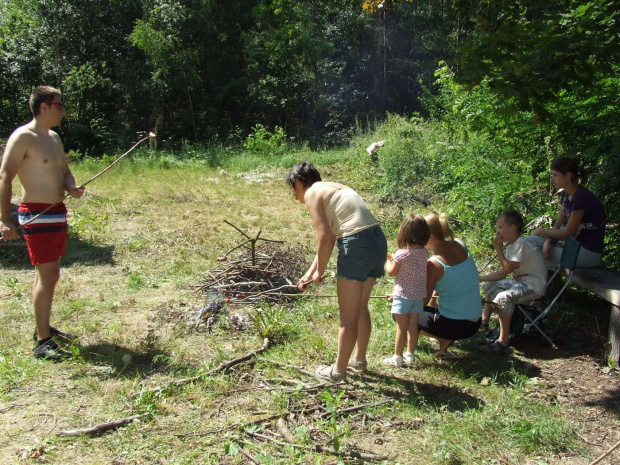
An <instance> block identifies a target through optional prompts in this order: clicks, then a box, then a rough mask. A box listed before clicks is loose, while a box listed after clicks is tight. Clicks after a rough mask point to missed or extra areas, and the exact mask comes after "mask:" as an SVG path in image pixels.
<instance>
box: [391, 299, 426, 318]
mask: <svg viewBox="0 0 620 465" xmlns="http://www.w3.org/2000/svg"><path fill="white" fill-rule="evenodd" d="M423 310H424V299H405V298H404V297H400V296H397V295H395V296H394V298H393V299H392V314H393V315H394V314H396V315H405V314H407V313H422V311H423Z"/></svg>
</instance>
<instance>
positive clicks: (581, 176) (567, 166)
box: [551, 157, 588, 184]
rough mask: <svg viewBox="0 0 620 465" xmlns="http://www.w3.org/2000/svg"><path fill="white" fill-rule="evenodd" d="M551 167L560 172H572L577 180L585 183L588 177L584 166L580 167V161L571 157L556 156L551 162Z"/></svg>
mask: <svg viewBox="0 0 620 465" xmlns="http://www.w3.org/2000/svg"><path fill="white" fill-rule="evenodd" d="M551 169H552V170H554V171H557V172H558V173H562V174H564V175H565V174H566V173H572V174H573V179H574V180H575V182H579V183H581V184H583V183H584V182H586V181H587V179H588V177H587V175H586V172H585V171H584V169H583V168H581V167H579V162H578V161H577V160H575V159H574V158H571V157H560V158H556V159H555V160H553V161H552V162H551Z"/></svg>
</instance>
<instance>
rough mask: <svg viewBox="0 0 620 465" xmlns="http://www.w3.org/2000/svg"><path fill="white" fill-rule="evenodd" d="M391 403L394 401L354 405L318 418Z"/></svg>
mask: <svg viewBox="0 0 620 465" xmlns="http://www.w3.org/2000/svg"><path fill="white" fill-rule="evenodd" d="M392 402H394V399H387V400H382V401H381V402H375V403H372V404H362V405H356V406H355V407H349V408H343V409H338V410H336V411H335V412H333V413H332V412H326V413H323V414H321V416H320V418H327V417H329V416H331V415H332V414H334V415H339V414H341V413H349V412H355V411H357V410H362V409H364V408H367V407H377V406H379V405H384V404H391V403H392Z"/></svg>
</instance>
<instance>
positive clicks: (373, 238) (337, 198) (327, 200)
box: [286, 162, 387, 381]
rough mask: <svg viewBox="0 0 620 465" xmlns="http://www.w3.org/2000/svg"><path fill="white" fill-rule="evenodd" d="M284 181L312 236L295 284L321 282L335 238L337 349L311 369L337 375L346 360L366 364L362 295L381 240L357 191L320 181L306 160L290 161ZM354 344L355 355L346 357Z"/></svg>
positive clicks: (378, 261)
mask: <svg viewBox="0 0 620 465" xmlns="http://www.w3.org/2000/svg"><path fill="white" fill-rule="evenodd" d="M286 181H287V184H288V185H289V187H290V188H291V190H292V192H293V195H294V196H295V199H297V200H299V201H300V202H301V203H303V204H305V205H306V208H307V210H308V213H309V214H310V218H311V219H312V224H313V226H314V229H315V231H316V237H317V253H316V256H315V257H314V261H313V262H312V264H311V265H310V268H308V271H307V272H306V273H305V274H304V276H302V278H301V279H300V280H299V282H298V283H297V287H298V288H299V289H300V290H302V291H304V290H306V289H307V288H308V286H309V285H310V284H311V283H312V282H314V283H316V284H321V283H322V282H323V277H324V274H325V270H326V268H327V263H328V262H329V258H330V256H331V254H332V251H333V249H334V246H335V245H336V243H337V244H338V264H337V284H336V286H337V293H338V307H339V313H340V330H339V332H338V355H337V358H336V363H335V364H334V365H328V366H319V367H318V369H317V375H318V376H319V377H321V378H324V379H329V380H332V381H343V380H344V379H346V377H347V366H349V367H351V368H354V369H357V370H360V371H364V370H366V350H367V348H368V341H369V340H370V330H371V327H370V312H369V310H368V300H369V299H370V294H371V291H372V288H373V286H374V285H375V281H376V279H377V278H380V277H381V276H383V275H384V269H383V267H384V264H385V260H386V257H387V241H386V239H385V236H384V234H383V231H382V230H381V227H380V226H379V222H378V221H377V220H376V218H375V217H374V215H373V214H372V213H371V212H370V210H369V209H368V206H367V205H366V204H365V203H364V201H363V200H362V198H361V197H360V196H359V194H357V192H355V191H354V190H353V189H351V188H350V187H347V186H345V185H344V184H339V183H334V182H324V181H322V180H321V175H320V174H319V172H318V170H317V169H316V168H315V167H314V166H313V165H312V164H310V163H307V162H302V163H298V164H296V165H295V166H294V167H293V168H292V169H291V171H290V172H289V174H288V176H287V178H286ZM356 344H357V350H356V352H355V356H354V357H353V358H351V359H349V357H351V354H352V353H353V348H354V347H355V346H356Z"/></svg>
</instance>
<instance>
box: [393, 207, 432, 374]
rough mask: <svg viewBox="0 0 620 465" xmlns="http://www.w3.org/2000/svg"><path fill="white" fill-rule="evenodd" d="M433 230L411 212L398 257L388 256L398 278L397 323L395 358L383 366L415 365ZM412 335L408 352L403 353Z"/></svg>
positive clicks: (402, 227)
mask: <svg viewBox="0 0 620 465" xmlns="http://www.w3.org/2000/svg"><path fill="white" fill-rule="evenodd" d="M430 235H431V232H430V229H429V228H428V224H427V223H426V220H425V219H424V217H423V216H420V215H414V214H413V213H410V214H409V216H408V217H407V218H406V219H405V220H404V221H403V222H402V224H401V225H400V231H399V233H398V238H397V239H396V244H397V245H398V250H397V251H396V253H395V254H394V255H392V254H391V253H388V255H387V262H386V264H385V270H386V271H387V273H388V274H389V275H390V276H394V277H395V280H394V292H393V300H392V317H393V318H394V320H395V321H396V342H395V344H394V346H395V347H394V355H392V356H391V357H388V358H386V359H385V360H384V361H383V363H386V364H388V365H392V366H399V367H400V366H403V365H409V364H411V363H413V361H414V359H415V355H414V352H415V349H416V347H417V346H418V319H419V317H420V313H422V311H423V310H424V298H425V297H426V262H427V260H428V251H427V250H426V249H425V248H424V246H425V245H426V243H427V242H428V240H429V239H430ZM407 334H408V335H409V342H408V344H407V345H408V347H407V349H408V351H407V352H405V353H404V354H403V350H404V349H405V344H406V343H407Z"/></svg>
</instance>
